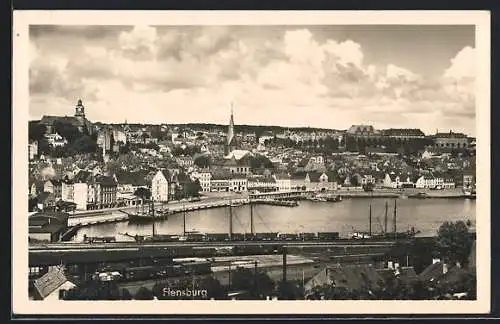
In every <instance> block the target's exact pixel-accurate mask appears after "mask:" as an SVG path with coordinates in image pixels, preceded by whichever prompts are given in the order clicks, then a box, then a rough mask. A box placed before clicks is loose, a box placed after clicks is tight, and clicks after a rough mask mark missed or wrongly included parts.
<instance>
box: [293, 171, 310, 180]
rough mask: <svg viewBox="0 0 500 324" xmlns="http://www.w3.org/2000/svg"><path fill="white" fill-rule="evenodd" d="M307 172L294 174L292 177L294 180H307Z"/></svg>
mask: <svg viewBox="0 0 500 324" xmlns="http://www.w3.org/2000/svg"><path fill="white" fill-rule="evenodd" d="M306 174H307V173H306V172H296V173H293V174H292V175H291V176H290V177H291V179H292V180H305V179H306Z"/></svg>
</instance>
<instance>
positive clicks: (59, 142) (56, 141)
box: [45, 133, 68, 147]
mask: <svg viewBox="0 0 500 324" xmlns="http://www.w3.org/2000/svg"><path fill="white" fill-rule="evenodd" d="M45 138H46V139H47V143H49V145H50V146H52V147H63V146H65V145H66V144H68V141H67V140H66V139H65V138H63V137H62V136H61V135H59V134H58V133H54V134H47V135H45Z"/></svg>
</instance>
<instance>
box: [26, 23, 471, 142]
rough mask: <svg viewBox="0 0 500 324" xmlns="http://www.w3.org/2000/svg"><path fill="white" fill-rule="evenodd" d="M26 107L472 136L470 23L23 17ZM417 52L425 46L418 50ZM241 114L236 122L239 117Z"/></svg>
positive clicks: (104, 116) (151, 120)
mask: <svg viewBox="0 0 500 324" xmlns="http://www.w3.org/2000/svg"><path fill="white" fill-rule="evenodd" d="M30 49H31V53H30V54H31V57H30V117H31V119H40V118H41V117H42V116H43V115H69V114H71V110H72V107H73V106H74V104H75V102H76V99H77V98H79V97H81V98H82V99H83V101H84V104H85V106H86V107H87V110H86V111H87V116H88V119H89V120H92V121H101V122H103V123H123V122H124V120H127V121H129V122H134V123H144V124H157V123H158V121H163V120H164V121H165V122H166V123H167V124H186V123H197V122H199V123H214V124H222V125H225V124H227V122H228V119H229V113H230V103H231V102H234V113H235V124H236V125H240V124H246V125H263V126H264V125H279V126H281V127H293V128H296V127H311V128H325V129H326V128H328V129H347V128H349V127H350V125H359V124H361V125H373V126H374V127H375V128H377V129H387V128H391V127H392V128H419V129H421V130H422V131H423V132H424V133H426V134H432V133H435V131H436V129H438V130H443V131H444V130H446V131H449V130H450V129H452V130H453V131H456V132H461V133H465V134H468V135H470V136H475V134H476V129H475V128H476V127H475V93H474V92H475V91H474V90H475V89H474V79H475V74H476V70H475V65H476V62H475V61H476V60H475V39H474V27H473V26H400V25H399V26H398V25H396V26H391V27H387V26H356V25H353V26H237V27H236V26H210V27H209V26H188V27H186V26H184V27H179V26H168V27H167V26H36V25H35V26H31V27H30ZM423 54H424V55H423ZM241 121H244V122H241Z"/></svg>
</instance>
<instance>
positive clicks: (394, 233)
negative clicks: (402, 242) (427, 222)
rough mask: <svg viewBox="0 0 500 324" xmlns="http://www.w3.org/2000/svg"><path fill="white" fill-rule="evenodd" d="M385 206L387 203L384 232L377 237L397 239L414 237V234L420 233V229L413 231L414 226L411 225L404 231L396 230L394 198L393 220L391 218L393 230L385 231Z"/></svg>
mask: <svg viewBox="0 0 500 324" xmlns="http://www.w3.org/2000/svg"><path fill="white" fill-rule="evenodd" d="M387 206H388V205H387V203H386V212H385V220H384V225H385V226H384V232H383V233H382V234H381V235H378V236H379V237H381V238H384V239H393V240H398V239H408V238H414V237H415V235H416V234H418V233H420V231H415V228H414V227H412V228H411V229H409V230H407V231H404V232H398V230H397V204H396V200H394V213H393V220H392V225H393V230H392V232H388V231H387Z"/></svg>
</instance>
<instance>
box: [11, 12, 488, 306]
mask: <svg viewBox="0 0 500 324" xmlns="http://www.w3.org/2000/svg"><path fill="white" fill-rule="evenodd" d="M489 24H490V17H489V13H488V12H481V11H461V12H452V11H450V12H448V11H441V12H433V11H429V12H425V11H416V12H409V11H408V12H406V11H394V12H391V11H389V12H382V11H381V12H375V11H373V12H370V11H367V12H354V11H353V12H349V11H340V12H329V11H324V12H314V11H312V12H310V11H307V12H306V11H305V12H295V11H289V12H278V11H276V12H272V11H260V12H252V11H247V12H244V11H235V12H230V11H228V12H222V11H221V12H217V11H210V12H208V11H206V12H205V11H199V12H197V11H192V12H177V11H172V12H169V11H164V12H161V11H158V12H154V11H152V12H133V11H128V12H126V11H123V12H119V11H108V12H105V11H101V12H99V11H95V12H85V11H83V12H77V11H19V12H14V28H13V29H14V30H13V41H14V52H13V53H14V54H13V58H14V70H13V86H14V93H13V96H14V100H13V103H14V106H13V127H14V128H13V129H14V132H13V141H14V142H13V143H14V149H13V162H14V163H13V174H14V178H13V179H14V183H13V193H14V195H13V197H14V201H13V203H14V208H13V214H12V224H13V227H12V234H13V235H12V237H13V248H14V250H13V260H12V261H13V262H12V265H13V276H14V277H13V286H12V287H13V288H12V289H13V291H12V294H13V302H14V303H13V307H14V308H13V312H14V313H16V314H28V313H36V314H238V313H247V314H284V313H296V314H303V313H311V314H331V313H335V314H352V313H356V314H361V315H362V314H381V313H392V314H410V313H411V314H418V313H426V314H438V313H485V312H488V311H489V307H490V300H489V299H490V198H489V196H490V193H489V190H490V189H489V188H490V165H489V163H490V139H489V136H490V132H489V125H490V123H489V122H490V113H489V111H490V90H489V89H490V88H489V87H490V83H489V82H490V65H489V62H490V29H489V28H490V25H489ZM68 301H79V302H77V303H75V302H73V303H70V302H68Z"/></svg>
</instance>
